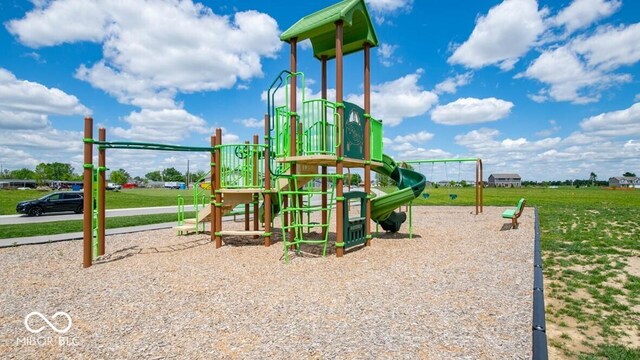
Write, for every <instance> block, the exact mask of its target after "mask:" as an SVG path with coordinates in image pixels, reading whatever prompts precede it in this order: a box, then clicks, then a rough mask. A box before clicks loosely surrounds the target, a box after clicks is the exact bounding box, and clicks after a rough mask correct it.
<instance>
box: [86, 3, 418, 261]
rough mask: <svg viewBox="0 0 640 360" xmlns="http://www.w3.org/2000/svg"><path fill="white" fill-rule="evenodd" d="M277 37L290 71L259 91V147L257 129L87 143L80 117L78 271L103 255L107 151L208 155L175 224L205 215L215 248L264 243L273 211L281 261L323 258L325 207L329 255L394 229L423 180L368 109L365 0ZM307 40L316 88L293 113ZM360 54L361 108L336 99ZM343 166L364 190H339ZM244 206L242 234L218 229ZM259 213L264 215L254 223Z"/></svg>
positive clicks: (369, 29)
mask: <svg viewBox="0 0 640 360" xmlns="http://www.w3.org/2000/svg"><path fill="white" fill-rule="evenodd" d="M280 38H281V40H283V41H285V42H288V43H289V44H290V48H291V50H290V69H289V70H284V71H282V72H281V73H280V74H279V75H278V76H277V77H276V79H275V81H274V82H273V84H272V85H271V86H270V88H269V89H268V92H267V114H266V115H265V136H264V144H259V141H258V140H259V139H258V137H257V135H256V136H254V137H253V143H251V144H249V143H244V144H223V143H222V130H221V129H217V130H216V132H215V135H214V136H212V137H211V144H210V145H211V146H210V147H189V146H177V145H164V144H154V143H135V142H107V141H106V131H105V129H100V130H99V133H100V134H99V139H98V141H95V140H94V139H93V119H91V118H86V119H85V135H84V143H85V145H84V193H85V197H84V243H83V249H84V257H83V265H84V267H88V266H91V264H92V261H93V258H94V257H96V256H100V255H103V254H104V253H105V244H104V235H105V226H104V224H105V221H104V212H105V206H104V205H105V202H104V201H105V198H104V187H105V186H104V184H105V170H106V156H105V150H106V149H118V148H127V149H143V150H168V151H206V152H209V153H210V154H211V181H210V182H211V185H210V189H211V196H210V198H209V201H208V203H207V204H202V205H203V208H202V209H201V210H198V211H197V214H196V218H195V219H193V220H191V221H189V222H187V219H179V222H180V223H179V226H178V230H180V231H188V230H190V229H194V228H195V230H196V231H197V229H198V224H199V223H202V222H205V221H209V222H210V223H211V232H210V233H211V240H212V241H213V242H214V243H215V246H216V248H219V247H221V246H222V237H223V236H227V235H235V236H253V237H259V236H263V237H264V245H265V246H270V245H271V237H272V235H273V234H272V232H271V229H272V225H273V217H274V216H275V215H278V214H279V216H280V219H281V229H282V232H283V236H282V242H283V248H284V257H285V259H288V255H289V251H290V250H296V251H299V250H300V246H301V245H302V244H315V245H320V246H322V247H323V255H324V254H325V251H326V248H327V245H328V235H329V232H328V229H329V226H330V224H331V219H332V212H333V211H334V208H335V224H336V233H335V247H336V256H338V257H341V256H343V254H344V251H345V249H347V248H350V247H354V246H358V245H364V246H369V245H370V244H371V238H372V236H371V229H370V221H371V220H373V221H375V222H376V223H378V224H379V225H380V226H382V228H383V229H384V230H386V231H391V232H397V231H398V230H400V227H401V225H402V223H403V222H404V221H405V220H406V214H405V213H402V212H396V211H395V210H396V209H397V208H399V207H400V206H401V205H405V204H408V203H410V202H411V201H412V200H413V199H415V198H416V197H418V196H420V194H421V193H422V191H423V190H424V187H425V185H426V178H425V176H424V175H422V174H420V173H418V172H415V171H413V170H410V169H403V168H400V167H399V166H398V164H397V163H396V162H395V161H394V160H393V159H392V158H391V157H389V156H387V155H384V154H383V151H382V149H383V141H382V122H381V121H379V120H376V119H375V118H373V117H372V116H371V114H370V109H371V79H370V77H371V70H370V69H371V66H370V65H371V60H370V58H371V57H370V50H371V48H372V47H375V46H377V45H378V40H377V36H376V34H375V30H374V28H373V25H372V22H371V19H370V16H369V13H368V11H367V8H366V5H365V2H364V0H347V1H342V2H340V3H337V4H335V5H332V6H330V7H328V8H325V9H323V10H320V11H318V12H316V13H314V14H311V15H309V16H306V17H304V18H302V19H301V20H300V21H298V22H297V23H296V24H294V25H293V26H292V27H290V28H289V29H288V30H286V31H285V32H284V33H283V34H282V35H281V37H280ZM307 39H309V40H310V41H311V44H312V47H313V53H314V57H315V58H317V59H318V60H320V64H321V74H322V75H321V86H322V91H321V98H320V99H307V98H306V97H305V94H304V91H302V99H301V102H300V103H301V105H302V109H300V110H299V109H298V99H297V95H298V80H301V83H302V85H303V86H302V89H304V88H305V86H304V74H303V73H301V72H298V71H297V45H298V43H299V42H301V41H304V40H307ZM360 51H362V52H363V53H364V56H363V58H364V73H363V82H364V96H363V97H364V108H361V107H359V106H358V105H356V104H352V103H349V102H345V101H344V99H343V91H344V89H343V88H344V86H343V71H344V70H343V57H344V56H345V55H348V54H352V53H357V52H360ZM329 60H335V69H336V74H335V76H336V77H335V79H336V80H335V90H336V98H335V101H330V100H328V99H327V89H328V81H327V63H328V61H329ZM281 88H284V91H285V104H283V105H280V106H276V105H275V100H274V99H275V98H276V93H277V91H278V90H279V89H281ZM94 145H97V146H98V150H99V159H98V167H97V169H94V167H93V163H92V152H93V146H94ZM345 168H347V169H349V168H361V169H363V172H364V191H354V192H346V193H345V192H344V177H345V176H344V174H345ZM329 169H332V171H329ZM371 171H374V172H377V173H379V174H383V175H386V176H389V177H390V178H391V179H393V180H394V181H395V182H396V184H397V186H398V188H399V190H398V191H396V192H394V193H391V194H387V195H383V196H378V197H375V198H374V196H373V195H372V192H371ZM92 180H93V181H92ZM92 189H95V190H92ZM195 197H196V199H195V201H194V203H195V204H196V206H198V205H197V204H198V200H197V196H195ZM260 197H262V199H263V201H262V206H259V200H260ZM314 198H320V204H313V202H312V199H314ZM94 199H95V200H94ZM349 202H355V203H356V205H357V206H358V207H359V211H358V216H356V217H354V218H351V217H349ZM243 204H244V206H245V215H246V216H245V230H244V231H225V230H224V229H223V224H222V216H223V215H224V214H226V213H229V212H232V211H233V209H234V208H235V207H236V206H240V205H243ZM251 206H252V207H253V229H249V227H250V226H249V222H248V221H249V216H248V214H249V212H250V207H251ZM260 209H262V210H260ZM311 213H320V216H319V217H320V219H321V220H320V222H311V221H310V218H311V217H310V215H311ZM259 218H262V219H263V223H264V226H263V229H260V224H259V221H258V220H259ZM314 228H318V229H320V237H318V236H309V234H310V230H311V229H314ZM314 235H316V234H315V232H314Z"/></svg>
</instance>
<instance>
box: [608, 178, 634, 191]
mask: <svg viewBox="0 0 640 360" xmlns="http://www.w3.org/2000/svg"><path fill="white" fill-rule="evenodd" d="M609 186H610V187H633V188H640V178H639V177H637V176H614V177H610V178H609Z"/></svg>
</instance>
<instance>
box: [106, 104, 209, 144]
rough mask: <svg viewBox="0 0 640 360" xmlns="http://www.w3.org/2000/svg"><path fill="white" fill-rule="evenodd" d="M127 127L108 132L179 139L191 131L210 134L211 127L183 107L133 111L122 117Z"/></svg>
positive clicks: (135, 137) (123, 136) (140, 136)
mask: <svg viewBox="0 0 640 360" xmlns="http://www.w3.org/2000/svg"><path fill="white" fill-rule="evenodd" d="M123 120H124V121H125V122H126V123H128V124H129V125H130V127H129V128H128V129H125V128H122V127H115V128H113V129H111V130H110V133H111V134H113V135H115V136H116V137H120V138H124V139H132V140H150V139H153V140H157V141H174V142H176V141H180V140H182V139H185V138H187V137H188V136H189V134H191V133H192V132H194V131H195V132H199V133H203V134H211V133H212V129H211V128H207V123H206V121H204V120H203V119H202V118H200V117H198V116H194V115H192V114H189V113H188V112H187V111H185V110H184V109H164V110H149V109H143V110H141V111H134V112H132V113H131V114H129V115H127V116H126V117H125V118H124V119H123Z"/></svg>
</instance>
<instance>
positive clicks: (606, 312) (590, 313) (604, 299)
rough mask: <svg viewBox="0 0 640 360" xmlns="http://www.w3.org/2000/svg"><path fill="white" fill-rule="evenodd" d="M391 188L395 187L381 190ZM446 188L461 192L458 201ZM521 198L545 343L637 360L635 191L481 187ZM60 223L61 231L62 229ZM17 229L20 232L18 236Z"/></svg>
mask: <svg viewBox="0 0 640 360" xmlns="http://www.w3.org/2000/svg"><path fill="white" fill-rule="evenodd" d="M383 190H387V191H389V192H392V191H395V188H387V189H383ZM425 191H426V192H428V193H429V195H430V196H429V198H428V199H424V198H422V197H420V198H418V199H416V200H415V202H414V204H415V205H425V206H442V205H451V206H473V204H474V196H475V195H474V189H473V188H456V189H454V190H450V189H447V188H438V189H427V190H425ZM450 193H455V194H457V195H458V198H457V199H456V200H451V199H450V198H449V194H450ZM39 194H41V193H35V192H28V191H0V209H1V210H0V211H4V212H5V213H9V214H11V213H13V211H14V208H15V203H16V202H17V201H18V200H22V199H26V198H29V197H32V198H33V197H37V196H38V195H39ZM178 194H183V196H184V197H185V203H191V202H192V198H191V196H192V195H191V191H179V190H165V189H156V190H142V189H141V190H125V191H121V192H108V195H107V196H108V197H107V207H108V208H126V207H144V206H162V205H175V204H176V198H177V195H178ZM520 197H525V198H526V199H527V206H530V207H534V206H535V207H537V208H538V210H539V216H540V227H541V231H542V250H543V261H544V276H545V280H544V281H545V302H546V318H547V327H548V328H549V327H552V328H555V329H559V334H554V333H553V332H551V331H548V332H547V334H548V341H549V346H550V347H554V348H556V349H557V350H558V351H560V352H561V353H563V354H564V355H565V356H567V357H569V358H580V359H602V358H606V359H640V347H639V346H638V341H639V340H638V339H640V206H638V204H640V191H637V190H636V191H621V190H606V189H600V188H581V189H576V188H569V187H565V188H559V189H548V188H519V189H492V188H488V189H484V204H485V205H486V206H515V205H516V203H517V201H518V199H520ZM116 219H120V218H112V219H108V224H107V225H108V227H118V226H130V225H138V224H142V223H143V221H144V223H153V222H164V221H172V220H173V219H175V215H173V214H167V215H161V216H157V218H156V216H140V217H131V218H128V219H127V220H125V219H120V220H116ZM64 223H65V224H58V223H44V224H38V225H37V226H33V225H5V226H0V235H4V234H12V236H6V237H14V236H27V234H29V235H38V233H40V234H46V233H49V234H51V233H54V232H55V233H62V232H67V231H80V229H81V221H75V222H74V221H68V222H64ZM63 229H64V231H62V230H63ZM21 234H22V235H21Z"/></svg>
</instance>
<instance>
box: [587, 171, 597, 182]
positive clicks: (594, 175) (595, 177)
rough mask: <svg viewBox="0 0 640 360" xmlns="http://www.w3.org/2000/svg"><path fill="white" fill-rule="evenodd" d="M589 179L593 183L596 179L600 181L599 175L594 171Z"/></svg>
mask: <svg viewBox="0 0 640 360" xmlns="http://www.w3.org/2000/svg"><path fill="white" fill-rule="evenodd" d="M589 181H590V182H591V185H595V184H596V181H598V175H596V173H594V172H592V173H591V175H589Z"/></svg>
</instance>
